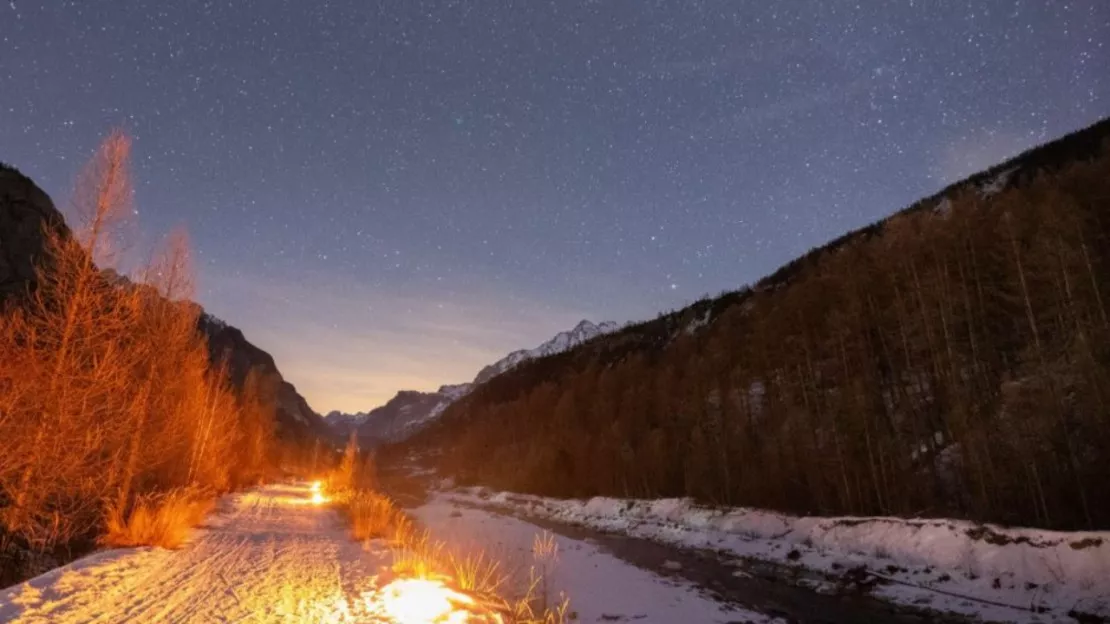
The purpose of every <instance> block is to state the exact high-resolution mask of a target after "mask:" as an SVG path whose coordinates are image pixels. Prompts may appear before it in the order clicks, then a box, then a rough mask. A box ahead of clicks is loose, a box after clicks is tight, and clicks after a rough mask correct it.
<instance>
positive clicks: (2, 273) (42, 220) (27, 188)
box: [0, 164, 70, 304]
mask: <svg viewBox="0 0 1110 624" xmlns="http://www.w3.org/2000/svg"><path fill="white" fill-rule="evenodd" d="M49 230H53V231H56V232H59V233H60V234H62V235H63V236H69V235H70V232H69V228H68V227H66V224H65V219H64V218H63V217H62V214H61V213H60V212H58V210H57V208H55V207H54V202H53V201H51V200H50V196H49V195H47V194H46V193H45V192H44V191H43V190H42V189H40V188H39V187H38V186H36V185H35V183H34V182H32V181H31V179H30V178H28V177H26V176H24V175H23V174H22V173H20V172H19V171H17V170H16V169H13V168H11V167H8V166H6V165H3V164H0V304H4V303H5V302H7V301H9V300H11V299H12V298H13V297H19V296H26V295H27V294H28V293H30V292H32V291H34V288H35V283H36V281H37V275H36V273H35V269H36V266H38V265H39V264H40V263H41V262H43V261H44V260H45V259H46V258H45V252H46V232H47V231H49Z"/></svg>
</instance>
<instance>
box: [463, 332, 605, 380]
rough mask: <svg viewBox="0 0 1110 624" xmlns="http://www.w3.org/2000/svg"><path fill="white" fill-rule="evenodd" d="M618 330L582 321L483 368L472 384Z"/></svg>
mask: <svg viewBox="0 0 1110 624" xmlns="http://www.w3.org/2000/svg"><path fill="white" fill-rule="evenodd" d="M619 328H620V325H619V324H617V323H614V322H612V321H606V322H603V323H598V324H596V325H595V324H594V323H591V322H590V321H587V320H582V321H580V322H579V323H578V324H577V325H575V326H574V329H571V330H569V331H563V332H559V333H557V334H555V337H554V338H552V339H551V340H548V341H547V342H545V343H543V344H541V345H540V346H538V347H536V348H535V349H520V350H518V351H513V352H512V353H510V354H509V355H507V356H505V357H503V358H501V359H500V360H498V361H497V362H494V363H493V364H490V365H489V366H487V367H485V368H483V369H482V370H481V371H479V372H478V376H477V377H475V378H474V384H475V385H477V384H480V383H484V382H486V381H489V380H490V379H493V378H494V377H496V376H498V375H500V374H501V373H504V372H507V371H509V370H512V369H513V368H516V367H517V366H519V365H520V363H521V362H524V361H526V360H531V359H534V358H540V357H544V356H547V355H554V354H556V353H562V352H563V351H567V350H568V349H571V348H573V347H576V346H578V345H580V344H582V343H584V342H587V341H589V340H591V339H593V338H595V337H597V336H600V335H602V334H607V333H609V332H612V331H615V330H617V329H619Z"/></svg>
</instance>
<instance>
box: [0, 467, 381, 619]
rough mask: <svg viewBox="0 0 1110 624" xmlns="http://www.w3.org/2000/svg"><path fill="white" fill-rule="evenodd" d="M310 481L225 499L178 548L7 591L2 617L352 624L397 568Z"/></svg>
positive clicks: (2, 594)
mask: <svg viewBox="0 0 1110 624" xmlns="http://www.w3.org/2000/svg"><path fill="white" fill-rule="evenodd" d="M310 497H311V492H310V490H309V488H308V487H307V486H303V485H271V486H267V487H263V488H259V489H257V490H252V491H249V492H245V493H243V494H239V495H236V496H231V497H228V498H227V499H224V501H223V506H224V507H225V508H226V510H225V511H223V512H222V513H220V514H218V515H216V516H213V517H212V518H211V519H210V520H209V522H208V523H207V526H206V528H202V529H199V530H197V531H196V532H195V533H194V535H193V539H192V540H191V541H190V542H189V543H188V544H186V545H185V546H184V547H183V548H181V549H180V550H177V551H166V550H162V549H153V548H142V549H126V550H115V551H105V552H100V553H96V554H94V555H91V556H90V557H86V558H84V559H81V560H78V561H75V562H73V563H71V564H69V565H68V566H65V567H63V568H59V569H57V570H53V571H51V572H48V573H47V574H44V575H42V576H39V577H36V578H34V579H31V580H30V581H27V582H25V583H22V584H20V585H16V586H13V587H10V588H8V589H5V590H0V621H4V622H17V623H21V624H30V623H36V624H37V623H39V622H57V623H59V624H76V623H78V622H82V623H84V622H104V623H108V622H121V621H127V622H160V623H161V622H166V623H169V624H188V623H194V622H196V623H200V622H232V621H234V622H275V621H276V622H317V621H323V620H326V621H335V622H345V621H352V620H353V619H354V617H355V616H356V615H357V613H356V612H357V611H358V609H357V607H358V601H359V600H360V598H359V596H360V594H361V593H362V592H365V591H368V590H370V589H373V588H374V583H375V580H376V578H377V575H378V574H379V572H380V571H381V568H382V566H383V565H385V564H388V562H389V558H388V553H387V552H386V551H383V550H363V548H362V547H361V546H360V545H359V544H356V543H354V542H352V541H351V540H350V539H349V538H348V537H347V534H346V531H345V529H344V528H343V527H342V525H341V523H340V521H339V518H338V516H337V515H336V513H335V512H334V511H333V510H331V509H327V508H321V507H317V506H314V505H311V504H310Z"/></svg>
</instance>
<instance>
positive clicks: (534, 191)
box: [0, 0, 1110, 411]
mask: <svg viewBox="0 0 1110 624" xmlns="http://www.w3.org/2000/svg"><path fill="white" fill-rule="evenodd" d="M1107 114H1110V2H1107V0H1086V1H1073V2H1062V1H1058V0H1045V1H1043V2H1034V1H1026V2H1002V1H981V2H947V1H945V2H941V1H925V0H917V1H900V2H893V1H891V2H885V1H884V2H879V1H875V2H871V1H870V0H867V1H863V0H861V1H859V2H840V1H836V0H820V1H816V0H815V1H813V2H800V1H798V2H778V3H774V2H764V1H760V2H755V1H751V2H747V1H744V2H741V1H739V0H729V1H717V2H711V1H704V2H679V1H677V0H669V1H646V0H627V1H611V2H604V1H589V2H580V1H572V0H557V1H555V2H524V1H518V2H504V1H494V0H480V1H478V0H475V1H472V2H461V1H440V2H428V1H414V0H404V1H378V2H374V1H368V0H330V1H326V0H297V1H288V2H280V1H277V0H274V1H266V0H227V1H209V2H200V1H188V0H182V1H179V2H164V1H162V0H82V1H79V2H61V1H53V0H39V1H37V2H33V1H30V0H15V2H12V3H9V2H8V1H7V0H3V3H2V4H0V160H3V161H5V162H10V163H11V164H13V165H15V166H17V167H19V168H20V169H21V170H22V171H23V172H24V173H26V174H27V175H29V176H31V177H32V178H34V179H35V180H36V181H37V182H38V183H39V184H40V185H41V186H42V187H43V188H45V189H46V190H47V191H48V192H49V193H50V194H51V195H52V196H53V197H54V198H55V200H56V201H57V203H58V204H59V205H60V206H64V205H65V201H64V200H65V198H66V197H67V196H68V194H69V189H70V186H71V180H72V178H73V175H74V173H75V172H76V170H77V168H78V167H79V165H80V164H81V162H82V161H83V160H84V159H85V158H86V157H87V156H88V155H89V154H90V153H91V151H92V150H93V149H94V147H95V145H96V144H97V142H98V141H99V139H100V138H101V137H103V136H104V135H105V134H106V133H107V132H108V131H109V130H110V129H111V128H112V127H114V126H122V127H123V128H124V129H126V130H127V131H128V132H130V133H131V134H132V135H133V137H134V139H135V144H134V170H135V177H136V179H137V181H138V184H137V188H136V204H137V206H138V211H139V220H140V223H141V227H142V232H143V235H142V236H143V240H142V245H137V247H142V246H143V245H146V246H149V245H151V244H154V242H156V241H157V239H158V237H159V236H160V235H162V234H163V233H164V232H166V231H167V230H169V229H170V228H171V227H173V226H174V225H177V224H183V225H185V226H186V227H187V229H188V230H189V232H190V234H191V236H192V240H193V244H194V253H195V261H196V268H197V273H198V285H199V288H198V292H197V298H198V299H199V300H200V302H201V303H202V304H203V305H205V306H206V307H207V308H208V309H209V310H210V311H212V312H213V313H215V314H216V315H218V316H220V317H222V318H224V319H226V320H227V321H229V322H231V323H232V324H234V325H237V326H238V327H240V328H242V329H243V330H244V332H245V333H246V335H247V337H248V338H249V339H251V340H252V341H254V342H255V343H256V344H259V345H260V346H262V347H263V348H265V349H266V350H268V351H270V352H271V353H272V354H273V355H274V356H275V358H276V360H277V363H278V366H279V367H280V368H281V369H282V371H283V372H284V373H285V376H286V378H288V379H289V380H290V381H292V382H293V383H294V384H296V385H297V386H298V388H299V389H300V390H301V391H302V393H303V394H304V395H305V396H306V397H307V398H308V400H309V402H310V403H311V404H312V406H313V407H314V408H316V409H317V410H321V411H326V410H330V409H334V408H338V409H344V410H348V411H355V410H366V409H369V408H371V407H374V406H376V405H378V404H380V403H382V402H383V401H384V400H385V399H387V398H389V396H391V395H392V394H393V393H394V392H395V391H396V390H399V389H402V388H413V389H428V388H433V387H435V386H437V385H439V384H441V383H449V382H459V381H466V380H469V379H470V378H472V377H473V375H474V374H475V373H476V372H477V370H478V369H479V368H480V367H481V366H482V365H483V364H487V363H489V362H492V361H494V360H496V359H498V358H499V357H500V356H502V355H504V354H505V353H506V352H508V351H510V350H512V349H515V348H519V347H530V346H535V345H536V344H538V343H539V342H542V341H543V340H545V339H547V338H549V337H550V336H551V335H553V334H554V333H555V332H557V331H559V330H562V329H567V328H569V327H571V326H573V325H574V324H575V323H576V322H577V321H578V320H579V319H581V318H589V319H592V320H595V321H601V320H616V321H627V320H640V319H645V318H649V317H652V316H654V315H655V314H657V313H658V312H660V311H663V310H669V309H673V308H676V307H680V306H681V305H683V304H684V303H687V302H690V301H692V300H695V299H697V298H699V297H700V296H701V295H703V294H705V293H717V292H720V291H722V290H726V289H727V290H731V289H735V288H738V287H740V286H742V285H744V284H746V283H750V282H753V281H755V280H757V279H758V278H760V277H761V276H763V275H766V274H767V273H770V272H771V271H773V270H774V269H775V268H777V267H778V266H779V265H781V264H783V263H784V262H786V261H789V260H790V259H791V258H793V257H795V256H797V255H798V254H800V253H802V252H804V251H806V250H807V249H809V248H811V247H814V246H818V245H820V244H822V243H824V242H826V241H828V240H830V239H832V238H835V237H836V236H838V235H840V234H842V233H844V232H845V231H847V230H850V229H852V228H855V227H859V226H861V225H864V224H866V223H869V222H872V221H874V220H876V219H878V218H880V217H882V216H885V215H887V214H889V213H891V212H893V211H894V210H897V209H898V208H901V207H903V206H905V205H907V204H909V203H911V202H913V201H914V200H916V199H918V198H920V197H921V196H923V195H926V194H929V193H932V192H934V191H936V190H938V189H939V188H940V187H942V186H943V185H945V184H946V183H948V182H952V181H955V180H956V179H958V178H960V177H962V176H964V175H966V174H969V173H972V172H974V171H976V170H978V169H981V168H984V167H985V166H988V165H990V164H993V163H995V162H997V161H999V160H1002V159H1004V158H1006V157H1008V156H1012V155H1014V154H1016V153H1017V152H1020V151H1022V150H1023V149H1026V148H1028V147H1031V146H1033V145H1036V144H1038V143H1041V142H1044V141H1046V140H1050V139H1053V138H1055V137H1057V136H1059V135H1061V134H1064V133H1066V132H1069V131H1072V130H1076V129H1078V128H1080V127H1082V126H1085V125H1088V124H1090V123H1092V122H1094V121H1095V120H1097V119H1099V118H1100V117H1103V116H1106V115H1107Z"/></svg>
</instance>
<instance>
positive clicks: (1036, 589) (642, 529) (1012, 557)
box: [449, 488, 1110, 622]
mask: <svg viewBox="0 0 1110 624" xmlns="http://www.w3.org/2000/svg"><path fill="white" fill-rule="evenodd" d="M449 496H451V497H453V499H454V500H457V501H459V502H460V503H465V504H470V505H493V506H496V507H502V508H509V509H512V510H515V511H518V512H521V513H524V514H526V515H529V516H533V517H539V518H544V519H548V520H554V521H558V522H563V523H567V524H572V525H579V526H585V527H590V528H593V529H597V530H603V531H610V532H616V533H623V534H627V535H632V536H635V537H643V538H649V539H653V540H657V541H660V542H665V543H670V544H674V545H679V546H684V547H691V548H707V549H713V550H715V551H723V552H727V553H730V554H732V555H734V556H736V557H738V558H754V559H759V560H764V561H771V562H775V563H778V564H783V565H790V566H798V565H800V566H804V567H805V568H809V569H811V570H815V571H818V572H821V573H825V574H830V575H837V574H841V573H843V572H844V571H846V570H849V569H852V568H858V567H859V566H865V567H866V569H867V570H868V571H870V573H871V574H874V575H881V576H882V577H884V578H886V579H890V581H891V582H890V583H889V584H882V585H879V586H877V587H876V589H875V593H876V595H878V596H880V597H883V598H885V599H889V600H892V601H894V602H897V603H902V604H915V605H919V606H920V605H928V606H929V607H930V608H933V609H937V610H942V611H950V612H954V613H960V614H965V615H971V616H977V617H983V618H986V619H992V620H995V621H1015V622H1023V621H1029V622H1055V621H1060V622H1064V621H1067V622H1071V621H1073V620H1072V619H1071V618H1069V617H1068V616H1067V612H1068V611H1069V610H1071V609H1075V610H1077V611H1080V612H1083V613H1088V614H1094V615H1099V616H1102V617H1107V616H1110V532H1054V531H1045V530H1038V529H1007V528H1002V527H998V526H993V525H980V524H975V523H971V522H966V521H961V520H945V519H934V520H907V519H902V518H886V517H873V518H855V517H842V518H836V517H796V516H789V515H786V514H780V513H776V512H770V511H764V510H758V509H748V508H710V507H705V506H701V505H698V504H696V503H694V502H692V501H690V500H688V499H659V500H634V499H616V498H592V499H589V500H558V499H548V498H542V497H535V496H525V495H517V494H508V493H493V492H489V491H485V490H482V489H481V488H471V489H468V490H459V491H456V492H453V493H451V494H450V495H449ZM942 592H945V593H942ZM949 594H957V595H958V596H953V595H949ZM966 597H970V598H971V599H968V598H966ZM989 603H998V604H989ZM1034 611H1042V613H1035V612H1034Z"/></svg>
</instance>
